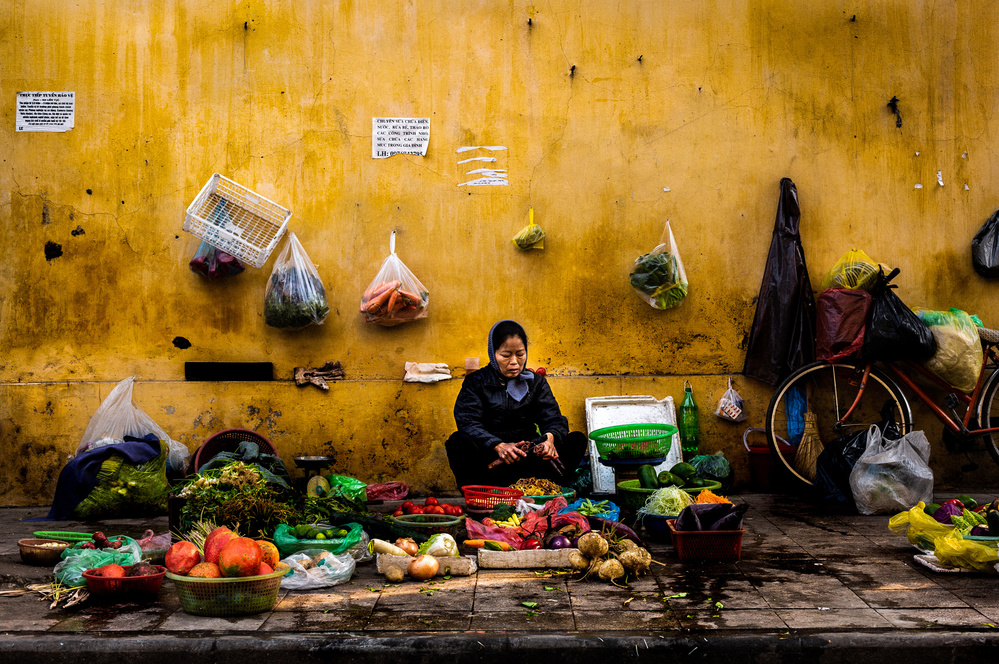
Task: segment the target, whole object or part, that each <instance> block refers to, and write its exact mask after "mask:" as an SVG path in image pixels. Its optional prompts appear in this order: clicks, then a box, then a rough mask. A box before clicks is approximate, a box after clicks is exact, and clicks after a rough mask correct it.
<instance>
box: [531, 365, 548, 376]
mask: <svg viewBox="0 0 999 664" xmlns="http://www.w3.org/2000/svg"><path fill="white" fill-rule="evenodd" d="M534 373H536V374H538V375H539V376H544V375H545V374H546V373H548V372H547V371H545V368H544V367H538V368H537V369H535V370H534Z"/></svg>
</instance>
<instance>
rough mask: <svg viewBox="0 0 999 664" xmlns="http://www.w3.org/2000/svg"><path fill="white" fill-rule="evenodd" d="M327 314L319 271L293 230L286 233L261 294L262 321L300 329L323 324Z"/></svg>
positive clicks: (324, 290)
mask: <svg viewBox="0 0 999 664" xmlns="http://www.w3.org/2000/svg"><path fill="white" fill-rule="evenodd" d="M329 313H330V307H329V303H328V302H327V301H326V289H325V288H324V287H323V281H322V279H320V278H319V271H318V270H316V266H315V265H314V264H313V263H312V261H311V260H309V256H308V254H306V253H305V248H304V247H302V243H301V242H299V241H298V238H297V237H296V236H295V234H294V233H288V240H287V242H285V245H284V249H282V250H281V255H280V256H278V259H277V260H276V261H275V262H274V270H273V271H272V272H271V278H270V281H268V282H267V291H266V292H265V293H264V321H265V322H266V323H267V324H268V325H270V326H271V327H277V328H283V329H288V330H300V329H302V328H304V327H308V326H309V325H322V324H323V321H325V320H326V316H328V315H329Z"/></svg>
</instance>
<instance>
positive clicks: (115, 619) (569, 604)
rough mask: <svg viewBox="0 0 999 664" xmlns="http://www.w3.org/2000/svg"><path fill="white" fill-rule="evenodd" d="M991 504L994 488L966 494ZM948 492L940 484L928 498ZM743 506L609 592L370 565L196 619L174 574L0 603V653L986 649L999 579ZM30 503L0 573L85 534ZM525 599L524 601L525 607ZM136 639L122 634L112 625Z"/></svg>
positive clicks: (11, 576)
mask: <svg viewBox="0 0 999 664" xmlns="http://www.w3.org/2000/svg"><path fill="white" fill-rule="evenodd" d="M969 493H971V494H972V495H973V496H975V497H976V498H980V499H982V500H985V499H988V500H991V499H993V498H995V497H996V494H992V493H981V492H974V491H971V492H969ZM953 495H956V493H947V494H939V495H938V499H939V500H943V499H946V498H948V497H952V496H953ZM737 500H743V501H745V502H746V503H748V504H749V505H750V510H749V512H748V514H747V517H746V528H747V532H746V535H745V538H744V540H743V546H742V559H741V560H739V561H732V562H699V563H681V562H679V561H678V560H677V557H676V554H675V552H674V551H673V548H672V546H670V545H667V544H652V545H650V550H651V552H652V554H653V557H654V559H655V560H657V561H659V562H661V563H664V564H663V565H653V570H652V571H653V574H651V575H649V576H647V577H644V578H642V579H639V580H637V581H635V582H633V583H631V584H630V588H628V589H620V588H615V587H614V586H611V585H610V584H607V583H604V582H601V581H585V582H574V581H571V580H567V578H566V577H565V576H551V575H549V574H548V573H545V572H542V571H537V572H536V571H533V570H524V571H509V570H480V571H479V573H478V574H477V575H475V576H472V577H452V578H450V579H448V580H446V581H445V580H439V581H437V582H435V583H432V584H431V583H422V584H421V583H417V582H414V581H407V582H406V583H403V584H401V585H399V586H391V585H386V584H385V581H384V578H383V577H381V576H380V575H378V574H376V573H375V570H374V565H373V564H367V565H362V566H359V567H358V569H357V573H356V574H355V577H354V578H353V579H352V580H351V582H349V583H347V584H344V585H341V586H337V587H334V588H329V589H325V590H318V591H311V592H287V591H284V590H282V591H281V596H280V599H279V601H278V603H277V605H276V606H275V607H274V609H273V610H272V611H269V612H266V613H261V614H258V615H254V616H246V617H241V618H231V619H223V618H205V617H198V616H191V615H188V614H186V613H184V612H183V611H182V610H181V609H180V605H179V601H178V599H177V595H176V592H175V590H174V589H173V587H172V585H171V584H170V582H169V581H167V582H166V583H165V584H164V587H163V590H162V591H161V593H160V595H159V597H158V599H157V600H156V601H155V602H152V603H148V604H120V605H101V604H90V605H85V606H83V607H81V608H78V609H75V607H74V609H75V610H74V609H70V610H59V609H57V610H49V609H48V605H47V604H46V603H45V602H41V601H39V600H38V597H37V595H25V596H21V597H9V598H0V625H2V628H0V629H2V630H3V631H2V634H0V654H2V655H3V658H4V661H10V662H20V661H29V658H30V661H47V660H48V659H55V657H59V658H60V659H62V658H64V653H65V652H66V651H71V652H74V653H80V652H82V653H86V655H87V657H88V661H91V662H103V661H108V662H111V661H114V662H119V663H120V662H121V661H122V657H123V656H124V657H136V658H138V659H140V660H141V661H164V662H165V661H171V660H176V658H178V657H184V658H185V659H188V660H190V659H191V657H192V656H194V657H195V658H196V659H197V660H198V661H200V660H202V659H205V660H207V661H217V662H228V661H239V662H241V664H248V663H249V662H256V661H273V660H274V659H275V658H280V659H282V660H283V659H289V658H291V657H294V658H296V660H297V661H301V662H311V661H317V662H319V661H328V660H329V659H330V658H331V657H339V656H344V655H346V656H349V657H351V658H352V659H354V660H357V661H362V660H363V661H383V660H384V658H385V657H394V658H403V659H406V660H419V661H422V660H430V659H434V660H435V661H439V660H440V658H441V657H449V658H452V659H453V658H457V659H459V660H461V661H496V660H497V658H498V657H499V656H507V657H508V656H510V655H514V656H517V657H523V656H532V655H538V656H542V657H544V658H545V659H546V660H551V661H573V662H588V661H594V662H598V661H599V662H605V661H606V659H607V657H608V656H620V657H646V656H650V657H657V658H665V657H671V658H672V657H678V658H679V657H683V658H685V659H693V660H701V659H704V660H707V659H708V658H710V659H711V661H717V658H718V657H729V658H735V659H737V660H738V661H768V662H770V661H808V662H814V661H821V660H829V661H837V662H840V661H875V660H881V659H883V658H885V657H893V658H897V657H904V658H905V659H907V660H910V661H927V662H928V661H932V662H936V663H939V662H941V661H954V660H957V659H960V660H962V661H976V660H977V659H979V658H982V657H985V656H988V657H989V658H990V659H994V654H995V653H996V652H999V650H996V648H997V647H999V629H997V628H996V626H997V625H999V593H997V592H996V590H997V588H999V576H989V575H983V574H973V573H958V574H941V573H934V572H931V571H929V570H928V569H925V568H923V567H922V566H920V565H918V564H916V563H915V562H914V560H913V555H914V554H915V553H918V552H917V551H916V550H915V549H913V548H912V547H911V546H910V545H909V544H908V542H907V541H906V539H905V538H904V537H902V536H898V535H894V534H892V533H890V532H889V530H888V525H887V523H888V517H887V516H875V517H864V516H858V515H849V514H830V513H829V512H828V511H825V510H822V509H818V508H816V507H815V506H813V505H811V504H809V503H807V502H805V501H802V500H800V499H798V498H794V497H788V496H780V495H772V494H743V495H741V496H739V497H738V498H737ZM45 512H46V510H45V509H42V508H30V509H28V508H6V509H0V523H2V526H3V527H2V528H0V551H2V555H0V581H2V582H3V583H4V585H5V587H7V588H12V587H17V586H18V585H23V584H24V583H29V582H38V581H45V580H47V578H48V577H49V574H50V570H48V569H47V568H36V567H28V566H25V565H21V564H20V561H19V557H18V553H17V546H16V541H17V540H18V539H19V538H22V537H29V536H31V533H32V532H33V531H36V530H75V529H79V530H92V529H96V528H95V526H94V524H90V525H89V527H88V526H84V525H83V524H75V523H69V522H23V521H21V520H20V519H22V518H24V517H30V516H39V515H42V514H44V513H45ZM99 527H100V529H103V530H104V531H105V532H107V533H108V534H126V535H132V536H136V535H141V533H142V531H143V530H145V528H147V527H151V528H153V529H154V530H156V531H157V532H161V531H163V530H165V528H166V519H165V517H164V518H159V519H155V520H152V521H151V522H149V523H145V522H139V521H135V520H126V521H107V522H102V523H101V524H100V526H99ZM525 602H531V603H537V606H536V607H528V606H525V604H524V603H525ZM122 637H131V638H122Z"/></svg>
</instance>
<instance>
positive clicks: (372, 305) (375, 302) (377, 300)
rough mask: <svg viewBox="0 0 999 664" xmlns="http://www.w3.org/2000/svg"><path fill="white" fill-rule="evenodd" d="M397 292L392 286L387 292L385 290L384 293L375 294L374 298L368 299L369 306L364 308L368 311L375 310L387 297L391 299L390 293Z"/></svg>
mask: <svg viewBox="0 0 999 664" xmlns="http://www.w3.org/2000/svg"><path fill="white" fill-rule="evenodd" d="M395 292H396V291H395V290H393V289H391V288H390V289H388V290H386V291H385V292H383V293H381V294H379V295H376V296H374V297H373V298H371V299H370V300H368V306H367V307H365V308H364V310H365V311H368V312H372V311H374V310H375V309H377V308H378V307H380V306H382V305H383V304H384V303H385V301H386V300H387V299H389V295H390V294H392V293H395Z"/></svg>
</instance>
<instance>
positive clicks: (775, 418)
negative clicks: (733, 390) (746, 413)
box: [766, 328, 999, 485]
mask: <svg viewBox="0 0 999 664" xmlns="http://www.w3.org/2000/svg"><path fill="white" fill-rule="evenodd" d="M978 336H979V338H980V339H981V342H982V350H983V353H982V366H981V368H980V369H979V373H978V382H977V383H976V385H975V389H974V391H973V392H972V393H971V394H970V395H969V394H965V393H964V392H960V391H958V390H955V389H954V388H953V387H951V386H950V385H948V384H947V383H946V382H945V381H943V380H942V379H940V378H938V377H937V376H935V375H934V374H932V373H931V372H930V371H928V370H927V369H925V368H924V367H923V366H921V365H919V364H917V363H915V362H913V361H909V360H902V361H893V362H864V363H859V362H849V361H847V362H834V363H829V362H823V361H820V362H814V363H812V364H808V365H806V366H804V367H801V368H800V369H798V370H796V371H794V372H793V373H792V374H791V375H790V376H788V377H787V378H786V379H784V381H783V382H782V383H781V384H780V385H779V386H778V387H777V390H776V391H775V392H774V396H773V398H772V399H771V400H770V406H769V407H768V408H767V421H766V432H767V443H768V444H769V446H770V451H771V452H772V453H773V454H775V455H777V458H778V459H779V460H780V463H781V464H782V465H783V467H785V468H786V469H787V470H788V471H790V473H791V475H792V476H793V477H794V478H797V479H798V480H800V481H801V482H803V483H804V484H807V485H814V482H813V480H812V478H810V477H807V476H806V475H805V474H803V473H802V470H803V469H801V468H796V467H795V464H794V459H793V457H791V458H789V457H790V456H791V455H785V454H784V453H782V452H781V447H782V445H779V444H778V443H784V442H785V440H787V441H791V442H792V443H795V444H797V442H798V440H800V438H801V429H802V426H801V414H802V412H803V411H802V406H807V411H808V412H811V413H814V414H815V419H816V425H817V428H818V433H819V438H820V440H821V441H822V442H823V443H824V444H828V443H829V442H830V441H832V440H833V439H834V438H836V437H838V436H842V435H844V434H846V433H849V432H851V431H852V432H856V431H858V430H867V429H869V428H870V427H871V425H872V424H875V423H877V422H880V421H882V420H883V419H884V417H885V415H887V414H888V411H889V410H890V417H891V418H892V419H893V420H894V422H895V424H896V426H897V427H898V429H899V432H900V433H902V434H906V433H909V432H910V431H912V410H911V408H910V406H909V400H908V398H907V397H906V394H905V392H904V391H903V389H902V387H900V385H899V382H900V383H901V384H902V385H904V386H905V387H906V388H908V390H910V391H911V392H912V393H913V394H914V395H915V396H916V397H918V399H919V400H920V401H922V402H923V403H924V404H926V406H927V407H929V409H930V410H931V411H932V412H933V414H934V415H936V416H937V418H938V419H939V420H940V421H941V422H943V424H944V427H945V428H944V442H945V443H946V445H947V447H948V449H949V450H952V451H953V450H955V449H956V450H959V451H963V452H965V453H966V454H969V461H970V463H969V464H968V465H967V466H965V467H964V468H963V470H973V469H975V468H977V464H976V463H975V462H974V460H973V459H971V457H970V451H971V449H972V447H973V445H974V441H975V440H976V439H978V438H985V439H986V447H987V449H988V451H989V453H990V454H991V455H992V458H993V460H994V461H995V462H996V463H997V464H999V400H997V399H996V396H997V394H999V352H997V351H999V330H990V329H986V328H978ZM875 364H877V365H878V366H875ZM882 367H884V368H882ZM885 369H887V371H886V370H885ZM912 372H915V373H916V374H918V375H919V376H922V377H923V378H925V379H927V380H929V381H930V382H931V383H933V384H935V385H936V386H938V387H940V388H942V389H943V390H944V391H945V392H946V396H945V397H944V399H943V405H941V404H939V403H937V401H936V400H934V398H933V397H931V396H930V395H929V394H927V393H926V391H925V390H923V388H922V387H920V386H919V385H918V384H917V383H916V382H915V380H914V379H913V376H912V375H911V373H912ZM895 379H897V380H898V381H899V382H896V381H895ZM802 399H803V400H804V401H803V402H802ZM962 403H963V404H964V412H963V413H959V412H958V410H957V409H958V407H959V406H960V405H961V404H962ZM789 412H790V413H791V419H790V420H789V419H788V413H789ZM796 438H797V439H798V440H796ZM783 448H784V449H787V446H786V444H785V445H783ZM805 472H807V471H805Z"/></svg>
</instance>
